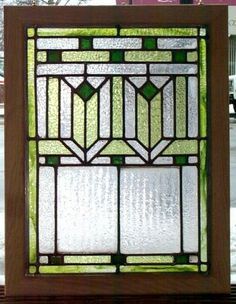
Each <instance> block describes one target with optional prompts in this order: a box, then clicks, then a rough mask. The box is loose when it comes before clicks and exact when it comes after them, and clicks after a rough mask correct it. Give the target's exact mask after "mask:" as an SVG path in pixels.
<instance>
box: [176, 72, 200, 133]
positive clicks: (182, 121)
mask: <svg viewBox="0 0 236 304" xmlns="http://www.w3.org/2000/svg"><path fill="white" fill-rule="evenodd" d="M175 89H176V107H175V108H176V136H177V137H182V138H184V137H185V136H186V80H185V77H176V84H175ZM195 119H197V117H195V118H194V120H195Z"/></svg>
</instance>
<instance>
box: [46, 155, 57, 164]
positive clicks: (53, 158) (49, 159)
mask: <svg viewBox="0 0 236 304" xmlns="http://www.w3.org/2000/svg"><path fill="white" fill-rule="evenodd" d="M59 161H60V158H59V157H58V156H47V157H46V164H47V165H58V164H59Z"/></svg>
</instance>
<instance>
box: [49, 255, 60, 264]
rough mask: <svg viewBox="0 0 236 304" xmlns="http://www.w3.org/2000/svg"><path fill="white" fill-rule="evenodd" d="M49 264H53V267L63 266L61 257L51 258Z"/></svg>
mask: <svg viewBox="0 0 236 304" xmlns="http://www.w3.org/2000/svg"><path fill="white" fill-rule="evenodd" d="M50 264H53V265H58V264H59V265H60V264H63V259H62V257H61V256H51V257H50Z"/></svg>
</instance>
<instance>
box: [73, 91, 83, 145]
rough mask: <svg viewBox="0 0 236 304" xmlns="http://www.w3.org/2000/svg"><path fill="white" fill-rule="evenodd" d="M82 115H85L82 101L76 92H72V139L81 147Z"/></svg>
mask: <svg viewBox="0 0 236 304" xmlns="http://www.w3.org/2000/svg"><path fill="white" fill-rule="evenodd" d="M84 115H85V104H84V101H83V100H82V99H81V98H80V97H79V96H78V95H77V94H74V100H73V116H74V139H75V140H76V141H77V143H78V144H79V145H81V146H82V147H84Z"/></svg>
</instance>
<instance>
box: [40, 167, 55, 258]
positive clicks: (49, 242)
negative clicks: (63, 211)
mask: <svg viewBox="0 0 236 304" xmlns="http://www.w3.org/2000/svg"><path fill="white" fill-rule="evenodd" d="M54 179H55V173H54V169H53V168H51V167H40V168H39V190H38V191H39V252H40V253H53V252H54V238H55V224H54V217H55V180H54Z"/></svg>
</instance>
